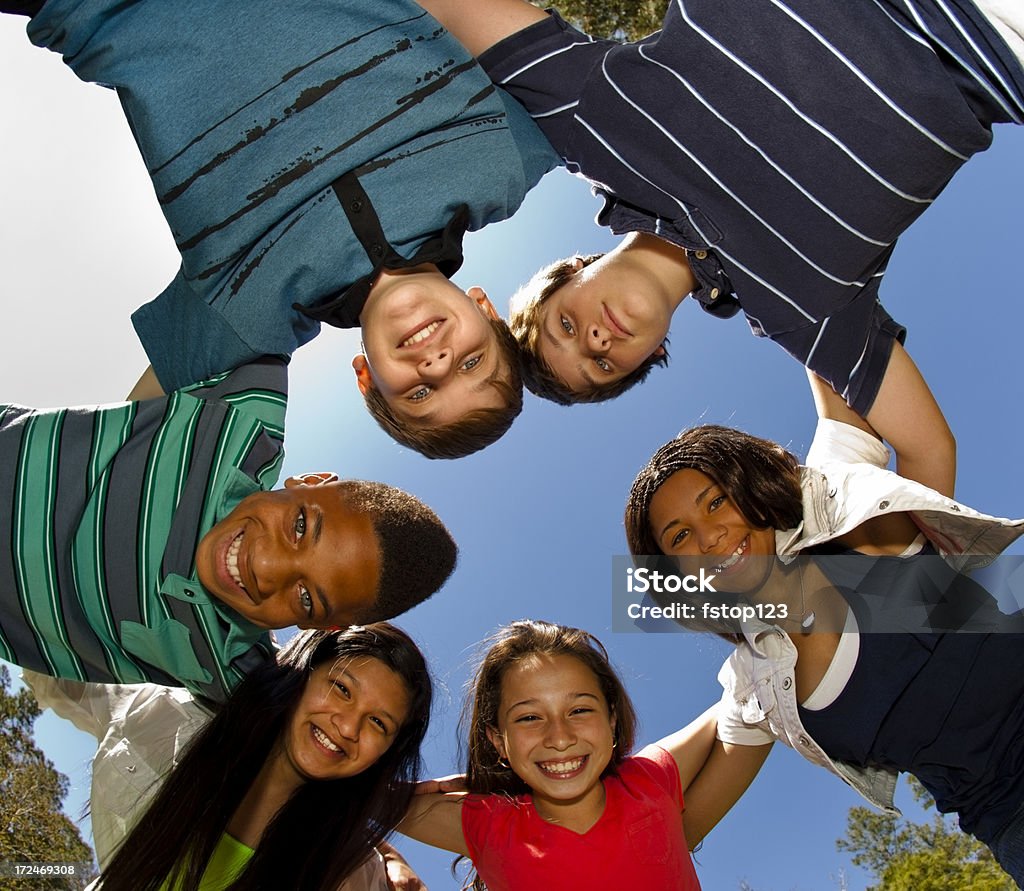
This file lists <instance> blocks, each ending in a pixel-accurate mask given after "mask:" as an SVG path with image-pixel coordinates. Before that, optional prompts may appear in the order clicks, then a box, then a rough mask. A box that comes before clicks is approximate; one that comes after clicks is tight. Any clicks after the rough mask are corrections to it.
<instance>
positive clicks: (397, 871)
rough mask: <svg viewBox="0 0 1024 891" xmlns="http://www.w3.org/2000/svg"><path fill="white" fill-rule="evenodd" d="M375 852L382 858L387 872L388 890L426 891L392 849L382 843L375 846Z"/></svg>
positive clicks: (406, 862)
mask: <svg viewBox="0 0 1024 891" xmlns="http://www.w3.org/2000/svg"><path fill="white" fill-rule="evenodd" d="M377 850H378V851H379V852H380V855H381V857H383V858H384V869H385V870H386V871H387V876H388V886H389V887H390V888H394V889H395V891H427V886H426V885H424V884H423V882H422V881H421V880H420V877H419V876H418V875H416V872H415V870H414V869H413V868H412V867H411V866H410V865H409V863H408V861H407V860H406V859H405V858H404V857H403V856H402V855H401V854H399V853H398V851H396V850H395V848H394V847H392V846H391V845H389V844H388V843H387V842H382V843H381V844H379V845H377Z"/></svg>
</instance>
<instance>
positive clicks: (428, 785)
mask: <svg viewBox="0 0 1024 891" xmlns="http://www.w3.org/2000/svg"><path fill="white" fill-rule="evenodd" d="M465 791H466V775H465V774H462V773H453V774H452V775H451V776H447V777H439V778H438V779H436V780H421V781H420V782H418V783H417V784H416V788H415V789H414V790H413V794H415V795H434V794H436V793H438V792H465Z"/></svg>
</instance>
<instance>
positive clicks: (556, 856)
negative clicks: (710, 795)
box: [462, 746, 700, 891]
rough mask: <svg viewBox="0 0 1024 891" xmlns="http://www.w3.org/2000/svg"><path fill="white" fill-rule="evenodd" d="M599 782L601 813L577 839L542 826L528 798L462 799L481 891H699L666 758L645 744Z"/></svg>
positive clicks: (673, 771)
mask: <svg viewBox="0 0 1024 891" xmlns="http://www.w3.org/2000/svg"><path fill="white" fill-rule="evenodd" d="M603 782H604V791H605V807H604V813H603V814H601V817H600V819H599V820H598V821H597V823H595V824H594V825H593V826H592V827H591V828H590V829H589V830H588V831H587V832H585V833H584V834H582V835H580V834H578V833H576V832H573V831H572V830H571V829H566V828H565V827H564V826H558V825H555V824H554V823H548V822H546V821H545V820H543V819H542V818H541V817H540V815H539V814H538V813H537V811H536V809H535V808H534V806H533V799H532V797H531V796H530V795H520V796H518V797H517V798H506V797H505V796H502V795H471V796H469V797H468V798H467V799H466V801H465V802H464V803H463V805H462V834H463V835H464V836H465V838H466V845H467V846H468V848H469V856H470V857H471V858H472V859H473V863H474V864H475V866H476V868H477V872H478V873H479V874H480V877H481V878H482V879H483V880H484V882H485V884H486V885H487V888H488V891H523V889H533V891H542V889H549V888H558V891H603V889H604V891H622V889H624V888H645V889H646V888H651V889H658V891H700V883H699V882H698V881H697V875H696V873H695V872H694V869H693V861H692V860H691V859H690V853H689V851H688V850H687V846H686V838H685V837H684V836H683V792H682V789H681V788H680V784H679V769H678V768H677V767H676V763H675V761H674V760H673V758H672V756H671V755H670V754H669V753H668V752H666V751H665V750H664V749H661V748H659V747H658V746H648V747H647V748H646V749H644V750H643V751H641V752H639V753H638V754H636V755H633V756H632V757H630V758H627V759H626V760H625V761H623V762H622V764H620V765H619V768H618V775H616V776H608V777H606V778H605V779H604V780H603Z"/></svg>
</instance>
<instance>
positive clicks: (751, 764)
mask: <svg viewBox="0 0 1024 891" xmlns="http://www.w3.org/2000/svg"><path fill="white" fill-rule="evenodd" d="M771 748H772V743H768V744H767V745H759V746H738V745H733V744H731V743H724V742H722V741H721V740H717V739H716V740H715V742H714V744H713V745H712V747H711V754H710V755H709V757H708V760H707V761H706V762H705V764H704V766H703V767H702V768H701V770H700V773H698V774H697V776H696V777H695V778H694V780H693V782H692V783H690V785H689V786H688V787H687V788H686V791H685V792H684V794H683V799H684V801H685V804H686V810H685V811H684V812H683V829H684V831H685V833H686V843H687V844H688V845H689V846H690V850H693V848H695V847H696V846H697V845H698V844H700V842H701V841H702V840H703V838H704V836H706V835H707V834H708V833H709V832H710V831H711V830H712V829H713V828H714V827H715V826H716V825H717V824H718V822H719V821H720V820H721V819H722V817H724V816H725V815H726V814H727V813H728V812H729V810H730V809H731V808H732V806H733V805H734V804H735V803H736V802H737V801H739V799H740V797H741V796H742V795H743V793H744V792H746V791H747V789H748V788H749V786H750V784H751V783H752V782H753V780H754V777H756V776H757V772H758V771H759V770H760V769H761V765H762V764H764V760H765V758H767V757H768V753H769V752H770V751H771Z"/></svg>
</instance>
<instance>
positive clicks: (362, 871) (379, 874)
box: [338, 851, 391, 891]
mask: <svg viewBox="0 0 1024 891" xmlns="http://www.w3.org/2000/svg"><path fill="white" fill-rule="evenodd" d="M390 887H391V886H390V885H389V884H388V876H387V872H386V871H385V868H384V858H383V857H382V856H381V855H380V852H379V851H374V852H373V854H371V855H370V859H369V860H367V861H366V862H365V863H364V864H363V865H362V866H360V867H359V868H358V869H357V870H356V871H355V872H353V873H352V875H350V876H349V877H348V878H347V879H345V881H344V882H342V883H341V884H340V885H339V886H338V891H390Z"/></svg>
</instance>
